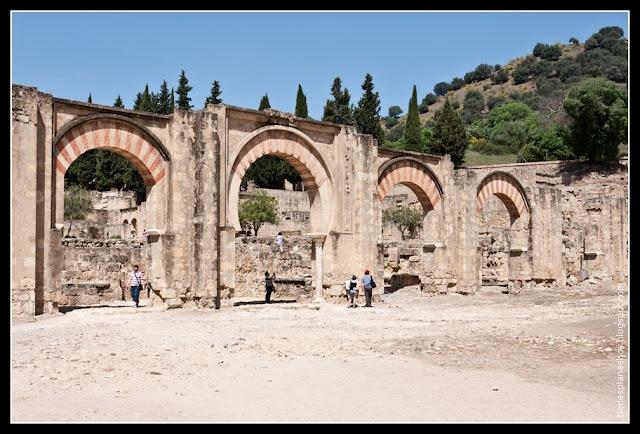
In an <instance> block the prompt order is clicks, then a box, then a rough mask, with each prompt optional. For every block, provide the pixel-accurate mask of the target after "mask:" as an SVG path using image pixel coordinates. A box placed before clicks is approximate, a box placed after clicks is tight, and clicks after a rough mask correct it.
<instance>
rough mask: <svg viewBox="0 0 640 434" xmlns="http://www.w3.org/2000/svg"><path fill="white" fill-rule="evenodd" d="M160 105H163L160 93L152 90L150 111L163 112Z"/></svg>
mask: <svg viewBox="0 0 640 434" xmlns="http://www.w3.org/2000/svg"><path fill="white" fill-rule="evenodd" d="M160 106H161V102H160V94H159V93H155V92H151V110H149V111H150V112H152V113H162V112H161V111H160Z"/></svg>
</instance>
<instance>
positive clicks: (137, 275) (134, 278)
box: [127, 265, 144, 307]
mask: <svg viewBox="0 0 640 434" xmlns="http://www.w3.org/2000/svg"><path fill="white" fill-rule="evenodd" d="M143 282H144V275H143V273H142V271H138V266H137V265H134V266H133V271H131V272H130V273H129V279H128V283H127V285H128V286H129V287H130V288H131V298H132V299H133V301H135V302H136V307H140V306H139V305H138V300H139V297H140V291H142V283H143Z"/></svg>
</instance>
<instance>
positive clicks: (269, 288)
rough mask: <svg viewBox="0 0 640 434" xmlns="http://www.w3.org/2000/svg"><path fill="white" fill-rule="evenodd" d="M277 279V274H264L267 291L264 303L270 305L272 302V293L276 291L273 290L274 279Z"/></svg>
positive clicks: (266, 272)
mask: <svg viewBox="0 0 640 434" xmlns="http://www.w3.org/2000/svg"><path fill="white" fill-rule="evenodd" d="M275 278H276V275H275V273H274V274H272V275H271V276H269V272H268V271H265V272H264V286H265V289H266V290H267V295H266V296H265V299H264V301H265V302H266V303H270V302H271V292H272V291H273V290H274V289H273V279H275Z"/></svg>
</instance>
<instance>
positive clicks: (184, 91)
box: [176, 69, 193, 110]
mask: <svg viewBox="0 0 640 434" xmlns="http://www.w3.org/2000/svg"><path fill="white" fill-rule="evenodd" d="M191 89H193V88H192V87H191V86H189V80H187V76H186V75H185V73H184V69H183V70H182V73H181V74H180V79H179V80H178V90H177V91H176V92H177V94H178V107H179V108H181V109H184V110H191V108H192V107H193V106H192V105H191V104H189V102H190V101H191V98H189V92H190V91H191Z"/></svg>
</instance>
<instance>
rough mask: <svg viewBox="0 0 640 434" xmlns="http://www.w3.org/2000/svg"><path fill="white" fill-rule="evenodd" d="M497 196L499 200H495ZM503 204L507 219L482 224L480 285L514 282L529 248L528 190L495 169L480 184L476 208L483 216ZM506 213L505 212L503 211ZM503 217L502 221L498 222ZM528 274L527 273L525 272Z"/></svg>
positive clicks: (520, 274)
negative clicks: (526, 191)
mask: <svg viewBox="0 0 640 434" xmlns="http://www.w3.org/2000/svg"><path fill="white" fill-rule="evenodd" d="M493 197H496V198H497V199H498V200H499V201H497V200H495V199H492V198H493ZM500 204H502V205H504V207H503V208H502V209H503V210H505V208H506V213H508V218H507V217H506V214H505V216H504V219H500V218H499V217H498V218H494V219H491V220H492V221H489V220H487V221H485V222H484V223H483V224H482V225H481V229H480V233H479V234H478V235H479V250H480V254H481V255H482V258H481V264H480V284H481V285H482V284H489V285H491V284H499V285H503V284H511V283H512V282H513V280H514V277H513V276H516V275H517V276H521V277H522V275H523V273H522V271H523V270H522V268H523V265H524V262H525V261H524V260H525V259H526V257H527V255H528V250H529V234H530V230H531V228H530V221H531V211H530V207H529V201H528V200H527V197H526V194H525V192H524V189H523V188H522V186H521V185H520V183H519V182H518V180H517V179H516V178H515V177H513V176H512V175H510V174H508V173H505V172H493V173H491V174H489V175H487V176H486V177H485V178H484V179H483V180H482V181H481V182H480V184H479V185H478V188H477V194H476V210H477V212H478V214H479V216H480V217H481V220H482V221H484V220H485V219H484V218H483V217H484V215H485V213H484V211H485V208H487V207H488V208H489V211H488V212H493V213H499V212H500V210H499V208H500V206H501V205H500ZM503 212H504V211H503ZM500 220H502V222H503V223H502V224H497V223H496V222H499V221H500ZM524 274H526V273H524Z"/></svg>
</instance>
